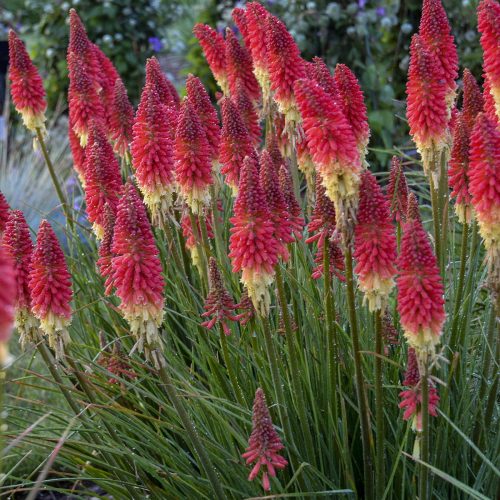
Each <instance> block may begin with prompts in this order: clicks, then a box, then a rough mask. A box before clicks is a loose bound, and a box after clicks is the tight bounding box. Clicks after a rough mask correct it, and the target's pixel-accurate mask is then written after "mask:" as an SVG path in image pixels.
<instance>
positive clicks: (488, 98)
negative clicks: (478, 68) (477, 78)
mask: <svg viewBox="0 0 500 500" xmlns="http://www.w3.org/2000/svg"><path fill="white" fill-rule="evenodd" d="M483 102H484V112H485V113H486V114H487V115H488V118H490V120H493V121H494V122H495V123H499V122H500V117H499V115H498V114H497V111H496V104H495V99H494V98H493V94H492V93H491V83H490V81H489V79H488V75H485V77H484V82H483Z"/></svg>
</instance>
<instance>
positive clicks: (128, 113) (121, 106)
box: [109, 78, 134, 158]
mask: <svg viewBox="0 0 500 500" xmlns="http://www.w3.org/2000/svg"><path fill="white" fill-rule="evenodd" d="M133 123H134V108H133V106H132V104H130V101H129V99H128V95H127V89H126V88H125V85H124V84H123V81H122V79H121V78H117V79H116V80H115V85H114V88H113V96H112V102H111V107H110V115H109V130H110V136H111V140H112V141H113V145H114V150H115V152H116V153H117V154H119V155H120V156H121V157H122V158H124V157H125V154H126V152H127V151H128V147H129V144H130V143H131V142H132V125H133Z"/></svg>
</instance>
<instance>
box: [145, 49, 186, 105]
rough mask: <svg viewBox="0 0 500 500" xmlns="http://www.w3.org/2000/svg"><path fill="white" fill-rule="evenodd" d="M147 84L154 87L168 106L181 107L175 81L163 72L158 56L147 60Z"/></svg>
mask: <svg viewBox="0 0 500 500" xmlns="http://www.w3.org/2000/svg"><path fill="white" fill-rule="evenodd" d="M146 86H150V87H153V88H154V89H155V90H156V92H157V93H158V96H159V98H160V102H161V103H162V104H163V105H165V106H167V107H168V108H174V109H179V107H180V99H179V94H178V93H177V90H176V88H175V87H174V85H173V83H172V82H171V81H170V80H169V79H168V78H167V77H166V76H165V73H163V71H162V69H161V66H160V63H159V62H158V59H156V57H151V58H150V59H148V60H147V61H146Z"/></svg>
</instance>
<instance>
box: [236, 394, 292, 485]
mask: <svg viewBox="0 0 500 500" xmlns="http://www.w3.org/2000/svg"><path fill="white" fill-rule="evenodd" d="M283 448H284V446H283V444H282V442H281V440H280V438H279V436H278V433H277V432H276V431H275V429H274V427H273V423H272V421H271V415H270V414H269V408H268V407H267V404H266V396H265V394H264V391H263V390H262V389H260V388H259V389H257V391H256V392H255V400H254V403H253V414H252V434H251V435H250V439H249V440H248V447H247V449H246V451H245V453H243V455H242V457H243V458H244V459H245V460H246V463H247V464H252V463H254V462H255V465H254V467H253V469H252V471H251V472H250V475H249V476H248V480H249V481H253V480H254V479H255V478H256V477H257V475H258V474H259V472H260V471H261V469H262V487H263V488H264V490H265V491H269V490H270V489H271V483H270V481H269V476H271V477H276V469H284V468H285V467H286V466H287V464H288V462H287V461H286V460H285V459H284V458H283V457H282V456H281V455H280V451H281V450H283Z"/></svg>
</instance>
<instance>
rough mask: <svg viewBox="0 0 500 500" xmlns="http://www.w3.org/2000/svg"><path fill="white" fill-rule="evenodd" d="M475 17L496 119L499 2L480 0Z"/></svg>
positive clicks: (499, 66) (499, 63) (499, 108)
mask: <svg viewBox="0 0 500 500" xmlns="http://www.w3.org/2000/svg"><path fill="white" fill-rule="evenodd" d="M477 18H478V30H479V32H480V33H481V46H482V48H483V60H484V62H483V68H484V72H485V74H486V77H487V78H488V82H489V92H490V94H491V96H492V98H493V101H494V103H495V109H496V115H497V119H500V3H498V2H497V1H496V0H482V1H481V2H480V3H479V5H478V8H477Z"/></svg>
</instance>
